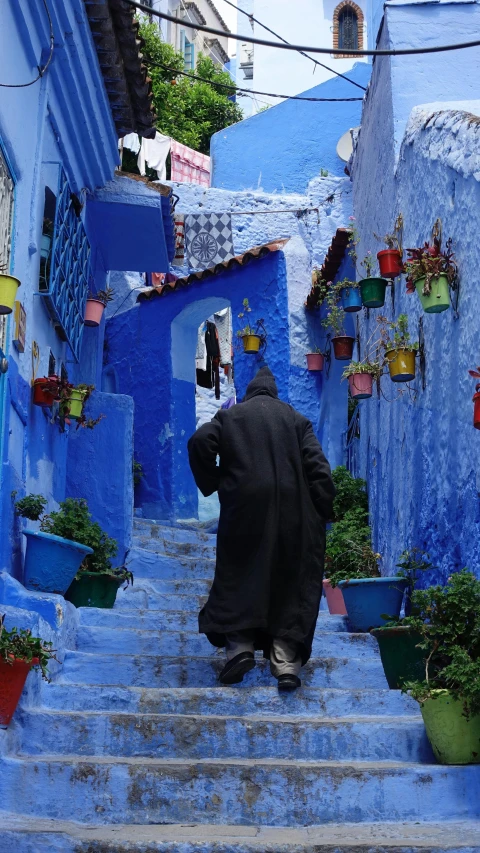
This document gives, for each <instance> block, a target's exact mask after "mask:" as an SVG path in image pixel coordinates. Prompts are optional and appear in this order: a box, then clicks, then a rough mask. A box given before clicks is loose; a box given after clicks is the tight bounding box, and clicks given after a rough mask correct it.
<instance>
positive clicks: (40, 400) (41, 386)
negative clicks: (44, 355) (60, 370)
mask: <svg viewBox="0 0 480 853" xmlns="http://www.w3.org/2000/svg"><path fill="white" fill-rule="evenodd" d="M57 382H58V376H43V377H42V378H41V379H35V381H34V383H33V403H34V405H35V406H52V405H53V403H54V402H55V400H58V394H57V393H55V392H52V385H53V384H55V383H57Z"/></svg>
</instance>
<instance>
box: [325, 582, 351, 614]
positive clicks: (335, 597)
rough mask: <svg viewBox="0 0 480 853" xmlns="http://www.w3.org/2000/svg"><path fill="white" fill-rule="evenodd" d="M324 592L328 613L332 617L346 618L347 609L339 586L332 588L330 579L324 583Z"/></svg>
mask: <svg viewBox="0 0 480 853" xmlns="http://www.w3.org/2000/svg"><path fill="white" fill-rule="evenodd" d="M323 592H324V593H325V598H326V599H327V604H328V612H329V613H330V614H331V616H346V615H347V608H346V607H345V601H344V600H343V594H342V590H341V589H339V587H338V586H332V585H331V583H330V581H329V580H328V578H325V580H324V581H323Z"/></svg>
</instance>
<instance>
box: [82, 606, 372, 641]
mask: <svg viewBox="0 0 480 853" xmlns="http://www.w3.org/2000/svg"><path fill="white" fill-rule="evenodd" d="M152 612H155V611H152V610H151V611H150V613H152ZM157 612H158V613H166V612H171V611H165V610H159V611H157ZM175 612H177V611H175ZM180 612H185V611H180ZM187 612H188V611H187ZM119 621H121V620H119ZM80 628H81V629H82V631H85V630H88V631H115V632H116V631H134V632H135V633H136V634H141V635H142V636H143V635H148V636H149V637H153V638H155V639H157V637H163V636H165V635H166V636H167V637H168V636H180V637H185V638H186V639H191V638H193V637H204V636H205V635H204V634H201V633H200V632H199V631H182V630H181V629H179V630H178V631H177V630H172V629H170V628H165V629H162V628H160V629H159V630H158V631H154V630H153V629H148V628H134V627H133V626H132V625H83V624H82V623H80ZM322 637H335V638H338V637H341V638H342V640H341V641H340V642H342V641H343V640H344V639H345V638H346V637H348V638H350V637H351V638H352V640H356V641H357V642H358V644H359V645H360V644H361V643H364V645H365V646H369V647H370V646H371V647H372V648H373V649H377V650H378V644H377V642H376V641H375V639H374V638H373V637H371V636H370V634H366V633H362V632H360V631H319V630H318V629H317V630H316V631H315V634H314V640H320V639H322ZM360 637H361V638H362V639H360ZM257 651H258V650H257Z"/></svg>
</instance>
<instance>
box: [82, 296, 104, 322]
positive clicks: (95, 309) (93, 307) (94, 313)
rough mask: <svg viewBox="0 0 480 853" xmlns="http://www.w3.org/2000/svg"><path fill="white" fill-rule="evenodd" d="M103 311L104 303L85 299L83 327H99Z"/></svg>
mask: <svg viewBox="0 0 480 853" xmlns="http://www.w3.org/2000/svg"><path fill="white" fill-rule="evenodd" d="M104 311H105V303H103V302H100V300H99V299H87V304H86V306H85V320H84V323H85V325H86V326H99V325H100V320H101V319H102V316H103V312H104Z"/></svg>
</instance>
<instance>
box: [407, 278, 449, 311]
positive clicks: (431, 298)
mask: <svg viewBox="0 0 480 853" xmlns="http://www.w3.org/2000/svg"><path fill="white" fill-rule="evenodd" d="M424 287H425V276H423V277H422V278H417V280H416V282H415V289H416V291H417V293H418V295H419V297H420V302H421V303H422V308H423V310H424V311H425V314H440V313H441V312H442V311H446V310H447V308H450V285H449V283H448V278H447V276H446V275H437V276H434V277H433V278H432V279H430V293H429V294H425V293H424V292H423V288H424Z"/></svg>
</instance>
